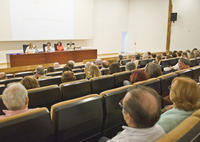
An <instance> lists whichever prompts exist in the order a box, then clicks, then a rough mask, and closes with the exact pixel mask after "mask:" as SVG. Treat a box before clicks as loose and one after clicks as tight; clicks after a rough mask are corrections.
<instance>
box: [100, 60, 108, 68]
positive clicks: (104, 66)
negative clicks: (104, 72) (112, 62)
mask: <svg viewBox="0 0 200 142" xmlns="http://www.w3.org/2000/svg"><path fill="white" fill-rule="evenodd" d="M101 66H102V68H101V69H106V68H108V67H109V62H108V61H107V60H103V61H102V64H101Z"/></svg>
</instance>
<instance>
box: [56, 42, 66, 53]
mask: <svg viewBox="0 0 200 142" xmlns="http://www.w3.org/2000/svg"><path fill="white" fill-rule="evenodd" d="M57 51H64V47H63V46H62V43H61V42H60V41H59V42H58V43H57Z"/></svg>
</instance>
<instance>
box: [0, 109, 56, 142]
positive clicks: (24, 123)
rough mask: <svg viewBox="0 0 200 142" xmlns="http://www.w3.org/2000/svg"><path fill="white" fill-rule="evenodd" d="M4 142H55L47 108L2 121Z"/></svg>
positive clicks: (2, 138)
mask: <svg viewBox="0 0 200 142" xmlns="http://www.w3.org/2000/svg"><path fill="white" fill-rule="evenodd" d="M0 138H1V141H2V142H26V141H27V142H28V141H29V142H30V141H32V142H36V141H37V142H53V129H52V125H51V119H50V116H49V111H48V110H47V108H38V109H35V110H31V111H28V112H25V113H21V114H18V115H15V116H11V117H8V118H4V119H0Z"/></svg>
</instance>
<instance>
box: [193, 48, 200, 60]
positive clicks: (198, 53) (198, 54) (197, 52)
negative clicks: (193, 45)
mask: <svg viewBox="0 0 200 142" xmlns="http://www.w3.org/2000/svg"><path fill="white" fill-rule="evenodd" d="M194 56H195V58H197V57H200V52H199V50H194Z"/></svg>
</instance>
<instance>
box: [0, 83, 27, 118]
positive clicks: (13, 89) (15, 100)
mask: <svg viewBox="0 0 200 142" xmlns="http://www.w3.org/2000/svg"><path fill="white" fill-rule="evenodd" d="M2 100H3V103H4V105H5V106H6V108H7V109H8V110H3V112H4V113H5V115H1V116H0V119H2V118H6V117H9V116H13V115H17V114H20V113H24V112H27V111H29V109H28V102H29V98H28V92H27V90H26V88H25V87H24V86H23V85H22V84H20V83H13V84H11V85H9V86H8V87H7V88H6V89H5V90H4V92H3V94H2Z"/></svg>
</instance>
